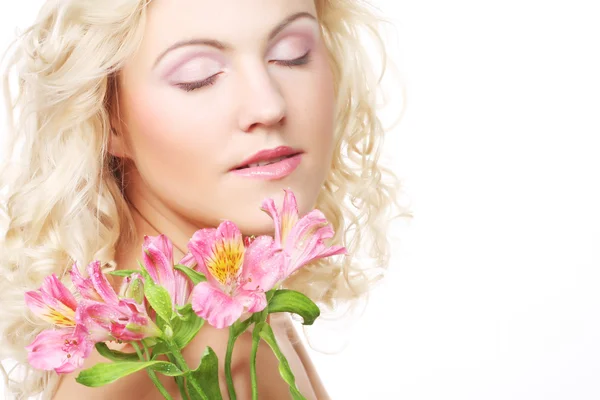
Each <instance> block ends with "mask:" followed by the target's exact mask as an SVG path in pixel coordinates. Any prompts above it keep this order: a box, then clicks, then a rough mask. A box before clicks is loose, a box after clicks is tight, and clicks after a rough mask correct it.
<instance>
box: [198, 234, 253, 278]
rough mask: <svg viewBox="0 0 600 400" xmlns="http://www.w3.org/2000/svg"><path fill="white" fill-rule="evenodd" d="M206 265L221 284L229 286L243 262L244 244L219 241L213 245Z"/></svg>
mask: <svg viewBox="0 0 600 400" xmlns="http://www.w3.org/2000/svg"><path fill="white" fill-rule="evenodd" d="M212 250H213V254H212V255H211V257H210V259H209V260H208V263H206V267H207V268H208V271H209V272H210V274H211V275H212V276H213V277H214V278H215V279H216V280H218V281H219V282H220V283H221V284H222V285H223V286H227V287H231V286H232V285H233V284H234V283H235V282H236V281H237V277H238V275H239V273H240V271H241V268H242V264H243V262H244V246H243V244H242V243H241V241H240V243H236V242H231V241H219V242H217V243H215V244H214V246H213V249H212Z"/></svg>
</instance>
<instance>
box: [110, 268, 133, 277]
mask: <svg viewBox="0 0 600 400" xmlns="http://www.w3.org/2000/svg"><path fill="white" fill-rule="evenodd" d="M139 273H140V271H137V270H135V269H120V270H116V271H110V272H107V274H109V275H114V276H131V275H133V274H139Z"/></svg>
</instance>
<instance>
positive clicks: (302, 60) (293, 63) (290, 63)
mask: <svg viewBox="0 0 600 400" xmlns="http://www.w3.org/2000/svg"><path fill="white" fill-rule="evenodd" d="M310 60H311V58H310V50H309V51H307V52H306V54H304V55H303V56H302V57H299V58H296V59H294V60H272V61H273V62H274V63H275V64H277V65H281V66H284V67H290V68H292V67H297V66H300V65H305V64H308V63H309V62H310ZM219 75H220V73H218V74H215V75H213V76H211V77H209V78H207V79H205V80H203V81H199V82H186V83H179V84H177V86H178V87H180V88H181V89H183V90H185V91H186V92H191V91H193V90H196V89H200V88H203V87H206V86H211V85H214V84H215V82H216V81H217V77H218V76H219Z"/></svg>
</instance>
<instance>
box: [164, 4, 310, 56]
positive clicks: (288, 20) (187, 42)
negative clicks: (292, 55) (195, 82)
mask: <svg viewBox="0 0 600 400" xmlns="http://www.w3.org/2000/svg"><path fill="white" fill-rule="evenodd" d="M303 17H308V18H310V19H313V20H315V21H316V20H317V18H316V17H315V16H314V15H312V14H311V13H308V12H305V11H302V12H298V13H295V14H292V15H290V16H289V17H287V18H285V19H284V20H283V21H281V22H280V23H279V24H277V26H275V28H273V29H272V30H271V32H269V36H268V39H269V40H272V39H273V38H274V37H275V36H277V34H278V33H279V32H281V31H282V30H284V29H285V27H286V26H288V25H289V24H291V23H292V22H294V21H295V20H297V19H299V18H303ZM192 45H205V46H211V47H215V48H217V49H219V50H226V49H231V48H232V47H233V46H231V45H229V44H227V43H224V42H221V41H219V40H214V39H188V40H182V41H179V42H176V43H175V44H173V45H171V46H169V48H168V49H166V50H165V51H163V52H162V53H161V54H160V55H159V56H158V57H157V58H156V61H155V62H154V66H153V68H154V67H156V66H157V65H158V63H159V62H160V60H162V59H163V58H164V56H166V55H167V53H169V52H170V51H172V50H175V49H177V48H179V47H184V46H192Z"/></svg>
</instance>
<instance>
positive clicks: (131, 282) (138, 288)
mask: <svg viewBox="0 0 600 400" xmlns="http://www.w3.org/2000/svg"><path fill="white" fill-rule="evenodd" d="M121 293H122V296H123V297H124V298H126V299H133V301H135V302H136V303H138V304H142V303H143V302H144V278H142V276H141V275H140V274H137V273H135V274H131V276H128V277H127V279H126V281H125V287H124V289H123V290H122V291H121Z"/></svg>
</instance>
